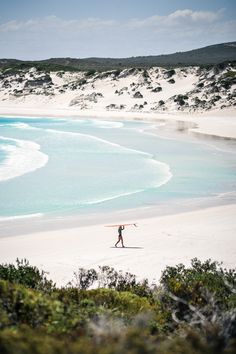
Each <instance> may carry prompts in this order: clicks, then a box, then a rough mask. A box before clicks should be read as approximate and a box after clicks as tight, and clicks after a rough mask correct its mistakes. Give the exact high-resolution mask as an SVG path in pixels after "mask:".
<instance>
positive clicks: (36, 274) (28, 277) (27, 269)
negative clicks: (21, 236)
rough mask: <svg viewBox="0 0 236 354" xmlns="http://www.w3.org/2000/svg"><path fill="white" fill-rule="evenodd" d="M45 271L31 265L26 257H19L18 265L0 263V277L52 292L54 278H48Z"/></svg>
mask: <svg viewBox="0 0 236 354" xmlns="http://www.w3.org/2000/svg"><path fill="white" fill-rule="evenodd" d="M45 274H46V273H45V272H44V271H40V270H39V269H38V268H37V267H35V266H31V265H30V264H29V262H28V261H27V260H26V259H22V260H19V259H18V258H17V260H16V265H14V264H0V279H4V280H8V281H10V282H12V283H17V284H22V285H25V286H26V287H29V288H32V289H38V290H43V291H45V292H50V291H51V290H52V289H54V288H55V284H54V283H53V282H52V280H47V278H46V276H45Z"/></svg>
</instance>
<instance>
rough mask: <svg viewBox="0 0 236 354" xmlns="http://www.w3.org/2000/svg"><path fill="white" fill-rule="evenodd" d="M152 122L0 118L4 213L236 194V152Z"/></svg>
mask: <svg viewBox="0 0 236 354" xmlns="http://www.w3.org/2000/svg"><path fill="white" fill-rule="evenodd" d="M150 129H151V125H150V124H144V123H140V122H110V121H101V120H92V119H84V120H72V119H50V118H34V119H30V118H0V217H1V218H4V217H16V216H22V215H23V216H26V215H35V214H36V215H42V214H43V215H70V214H83V213H91V212H96V211H100V212H102V211H113V210H123V209H130V208H137V207H143V206H150V205H161V204H164V203H165V204H167V205H168V204H169V203H170V204H171V203H173V202H175V203H176V202H178V203H180V204H181V203H182V202H184V201H186V200H189V199H191V200H193V199H194V198H195V199H199V198H209V197H210V198H211V197H217V196H219V195H220V194H222V193H234V192H235V191H236V178H235V176H236V156H235V154H234V152H233V151H232V152H227V151H224V148H225V146H223V145H218V146H216V145H212V143H211V144H210V143H209V142H204V141H199V140H197V139H193V138H191V139H190V138H187V139H186V136H181V135H180V136H179V137H178V136H177V137H175V138H169V137H168V138H166V137H165V136H163V132H161V130H160V134H161V135H162V136H159V137H157V136H154V135H153V134H150V133H149V130H150Z"/></svg>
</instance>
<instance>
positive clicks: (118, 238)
mask: <svg viewBox="0 0 236 354" xmlns="http://www.w3.org/2000/svg"><path fill="white" fill-rule="evenodd" d="M120 239H121V237H120V236H118V241H117V242H116V244H115V247H117V245H118V243H119V242H120Z"/></svg>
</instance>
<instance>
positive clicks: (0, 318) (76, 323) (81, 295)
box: [0, 259, 236, 354]
mask: <svg viewBox="0 0 236 354" xmlns="http://www.w3.org/2000/svg"><path fill="white" fill-rule="evenodd" d="M235 285H236V271H235V270H226V269H223V268H222V267H221V265H220V264H219V263H217V262H212V261H211V260H207V261H206V262H200V261H199V260H197V259H193V260H192V262H191V266H190V267H189V268H187V267H185V266H184V265H182V264H179V265H177V266H175V267H167V268H166V269H165V270H164V271H163V273H162V276H161V279H160V285H158V286H157V285H149V283H148V281H147V280H143V281H137V279H136V277H135V276H134V275H132V274H130V273H122V272H118V271H116V270H115V269H113V268H111V267H108V266H105V267H100V268H99V270H98V271H96V270H94V269H89V270H85V269H82V268H80V269H79V270H78V272H76V273H75V275H74V279H73V280H72V282H71V283H69V284H68V285H67V286H66V287H62V288H58V287H56V285H55V284H54V283H53V282H52V281H50V280H48V279H47V277H46V274H45V272H43V271H40V270H39V269H38V268H36V267H33V266H31V265H30V264H29V263H28V262H27V261H26V260H21V261H20V260H17V262H16V265H14V264H2V265H0V352H1V353H2V354H13V353H14V354H23V353H24V354H30V353H38V354H45V353H47V354H51V353H52V354H54V353H55V354H64V353H83V354H92V353H98V354H114V353H117V354H118V353H119V354H121V353H132V354H136V353H137V354H145V353H147V354H149V353H150V354H155V353H157V354H178V353H181V354H185V353H186V354H187V353H189V354H190V353H191V354H198V353H199V354H200V353H201V354H202V353H209V354H221V353H225V354H231V353H232V354H233V353H235V347H236V311H235V305H236V290H235Z"/></svg>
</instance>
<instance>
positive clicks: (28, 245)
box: [0, 106, 236, 285]
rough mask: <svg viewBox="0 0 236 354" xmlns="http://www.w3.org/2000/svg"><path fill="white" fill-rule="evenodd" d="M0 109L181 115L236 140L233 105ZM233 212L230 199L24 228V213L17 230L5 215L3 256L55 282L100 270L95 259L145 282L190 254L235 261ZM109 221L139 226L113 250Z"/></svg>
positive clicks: (174, 118)
mask: <svg viewBox="0 0 236 354" xmlns="http://www.w3.org/2000/svg"><path fill="white" fill-rule="evenodd" d="M0 115H2V116H4V115H5V116H6V115H7V116H11V115H13V116H14V115H17V116H31V117H32V116H41V117H42V116H47V117H50V116H51V117H52V116H57V117H62V116H66V117H68V116H70V117H73V118H78V119H79V118H80V117H96V118H98V119H99V118H101V119H138V120H142V119H143V120H149V121H152V122H159V121H160V120H166V121H168V122H169V123H170V124H173V123H174V122H179V121H181V122H186V123H189V122H191V123H195V124H196V125H197V126H196V127H195V128H194V129H192V130H191V132H194V133H201V134H206V135H210V136H213V137H214V136H219V137H223V138H226V139H232V138H233V139H235V138H236V121H235V112H234V110H232V109H230V110H229V109H227V110H224V111H212V112H210V113H204V114H203V113H202V114H201V115H199V114H198V115H197V114H195V115H194V114H191V115H190V114H183V113H182V114H175V115H174V114H172V115H170V114H157V113H155V114H154V113H149V114H148V113H147V114H144V113H142V114H141V113H140V114H138V113H127V114H126V113H125V112H96V111H95V110H94V111H82V112H78V111H77V112H75V111H74V110H71V109H61V110H57V109H43V108H40V109H32V108H28V109H27V108H25V107H18V108H16V107H10V106H8V107H7V106H5V107H3V106H2V107H1V108H0ZM231 203H232V201H231ZM235 216H236V204H229V205H218V206H217V205H216V206H213V207H209V208H205V209H197V210H193V211H189V212H184V213H176V214H174V215H173V214H172V215H165V216H159V217H156V216H155V210H153V212H152V215H151V217H145V213H144V214H143V215H142V210H138V211H137V215H136V217H135V211H133V214H132V218H131V217H130V219H129V216H127V215H126V216H125V215H123V219H122V214H120V215H119V219H118V220H117V219H116V218H115V215H114V216H113V218H111V217H109V218H108V220H107V222H106V217H105V216H103V217H102V218H100V216H99V215H98V216H97V218H96V217H95V221H94V220H93V223H92V224H91V226H88V225H86V226H85V225H84V223H83V222H81V225H80V224H79V222H78V224H77V225H76V226H73V225H71V226H70V225H68V222H67V223H64V224H63V222H62V223H61V224H60V228H59V229H56V228H55V229H54V228H52V227H51V228H48V229H47V227H46V229H43V230H42V229H40V228H39V230H35V228H34V229H33V228H32V230H31V228H30V227H28V228H24V222H25V225H26V226H29V224H30V223H31V221H30V220H31V219H30V220H27V219H26V220H25V221H24V222H23V224H22V223H21V227H20V228H19V231H18V232H15V233H14V235H11V234H10V233H9V234H8V231H7V230H9V225H10V224H11V223H12V221H8V222H6V221H5V222H1V223H0V233H1V235H0V260H1V262H14V261H15V260H16V258H17V257H18V258H20V259H21V258H26V259H28V260H29V261H30V263H31V264H34V265H37V266H39V267H40V268H41V269H43V270H45V271H47V272H48V277H49V278H52V279H53V280H54V281H56V282H57V284H58V285H65V284H67V282H69V281H70V280H72V278H73V272H75V271H76V270H77V269H78V268H79V267H84V268H91V267H94V268H97V267H98V266H99V265H108V266H112V267H115V268H116V269H117V270H123V271H129V272H131V273H133V274H136V275H137V276H138V277H139V278H143V277H147V278H148V279H149V280H150V281H152V280H154V279H155V281H158V279H159V278H160V275H161V271H162V270H164V268H165V267H166V266H167V265H169V266H170V265H176V264H178V263H184V264H186V265H189V264H190V260H191V259H192V258H194V257H197V258H199V259H200V260H202V261H204V260H206V259H209V258H211V259H212V260H217V261H219V262H221V261H222V262H223V266H224V267H227V268H233V267H235V265H236V247H235V246H236V241H235V235H236V217H235ZM32 220H33V219H32ZM111 220H112V223H113V222H115V221H117V222H116V223H122V222H131V223H132V222H136V223H137V224H138V227H137V228H135V227H132V226H130V227H127V228H126V229H125V231H124V242H125V246H126V248H124V249H122V248H117V249H116V248H114V244H115V242H116V240H117V229H116V228H106V227H104V226H105V225H106V224H109V223H110V222H111ZM56 223H57V220H55V224H56ZM13 224H14V223H12V225H13ZM6 225H7V226H8V227H7V228H6ZM16 225H17V224H16ZM22 225H23V227H22ZM32 225H33V221H32ZM63 225H64V226H63ZM13 226H14V225H13ZM16 227H17V226H16ZM40 230H41V231H40Z"/></svg>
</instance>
